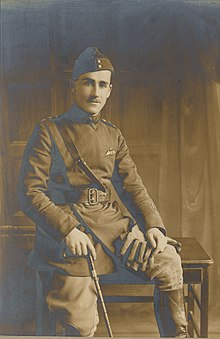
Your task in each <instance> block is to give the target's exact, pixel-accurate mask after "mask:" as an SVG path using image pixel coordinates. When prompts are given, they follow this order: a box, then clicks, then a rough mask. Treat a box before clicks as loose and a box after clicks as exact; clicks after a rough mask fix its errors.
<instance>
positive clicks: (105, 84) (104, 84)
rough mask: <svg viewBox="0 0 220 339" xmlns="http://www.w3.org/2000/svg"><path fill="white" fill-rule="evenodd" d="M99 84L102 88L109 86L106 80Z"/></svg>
mask: <svg viewBox="0 0 220 339" xmlns="http://www.w3.org/2000/svg"><path fill="white" fill-rule="evenodd" d="M99 86H100V87H101V88H107V87H108V84H107V83H106V82H101V83H100V84H99Z"/></svg>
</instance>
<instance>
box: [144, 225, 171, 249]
mask: <svg viewBox="0 0 220 339" xmlns="http://www.w3.org/2000/svg"><path fill="white" fill-rule="evenodd" d="M146 239H147V241H149V243H150V244H151V246H152V247H153V249H154V250H153V253H152V255H156V254H158V253H159V252H163V251H164V248H165V246H166V244H167V237H166V236H165V235H163V233H162V232H161V231H160V230H159V229H158V228H156V227H154V228H150V229H149V230H148V231H147V233H146Z"/></svg>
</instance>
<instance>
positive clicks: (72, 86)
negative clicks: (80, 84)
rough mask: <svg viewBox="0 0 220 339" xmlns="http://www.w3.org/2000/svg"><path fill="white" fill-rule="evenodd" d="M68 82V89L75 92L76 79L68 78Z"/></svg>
mask: <svg viewBox="0 0 220 339" xmlns="http://www.w3.org/2000/svg"><path fill="white" fill-rule="evenodd" d="M69 84H70V89H71V91H72V92H75V91H76V81H75V80H73V79H70V82H69Z"/></svg>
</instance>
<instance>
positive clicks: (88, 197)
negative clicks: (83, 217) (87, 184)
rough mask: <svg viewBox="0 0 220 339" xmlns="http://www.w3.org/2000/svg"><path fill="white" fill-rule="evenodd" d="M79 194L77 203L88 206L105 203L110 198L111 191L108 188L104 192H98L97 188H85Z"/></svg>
mask: <svg viewBox="0 0 220 339" xmlns="http://www.w3.org/2000/svg"><path fill="white" fill-rule="evenodd" d="M80 192H81V195H80V198H79V199H77V202H78V203H85V204H89V205H97V204H98V203H100V202H107V201H109V200H110V197H111V190H110V189H108V188H107V189H106V191H105V192H103V191H100V190H98V189H97V188H87V189H84V190H81V191H80Z"/></svg>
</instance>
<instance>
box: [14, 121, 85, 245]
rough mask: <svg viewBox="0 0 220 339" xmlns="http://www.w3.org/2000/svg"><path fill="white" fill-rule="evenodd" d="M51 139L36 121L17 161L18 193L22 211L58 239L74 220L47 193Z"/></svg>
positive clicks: (64, 233) (71, 227)
mask: <svg viewBox="0 0 220 339" xmlns="http://www.w3.org/2000/svg"><path fill="white" fill-rule="evenodd" d="M51 152H52V141H51V138H50V135H49V133H48V130H47V128H46V127H45V125H44V124H43V123H40V124H39V125H38V126H37V127H36V128H35V130H34V131H33V133H32V136H31V137H30V139H29V141H28V144H27V146H26V149H25V152H24V156H23V161H22V164H21V170H20V176H19V183H18V197H19V203H20V207H21V209H22V210H23V212H24V213H25V214H26V215H27V216H28V217H29V218H30V219H32V220H33V221H34V222H35V223H36V224H37V225H39V226H40V227H42V228H43V229H44V230H45V231H46V232H47V233H48V234H49V235H50V236H52V237H53V238H54V239H55V240H57V241H58V242H61V241H62V240H63V239H64V238H65V237H66V235H67V234H68V233H69V232H70V231H71V230H72V229H73V228H74V227H76V226H78V225H79V222H78V220H77V219H76V218H75V217H74V216H73V215H71V214H68V213H67V212H65V211H63V210H62V209H61V208H60V207H58V206H56V205H55V204H54V203H53V202H52V201H51V200H50V199H49V197H48V196H47V194H46V192H47V183H48V179H49V176H50V168H51V161H52V160H51Z"/></svg>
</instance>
